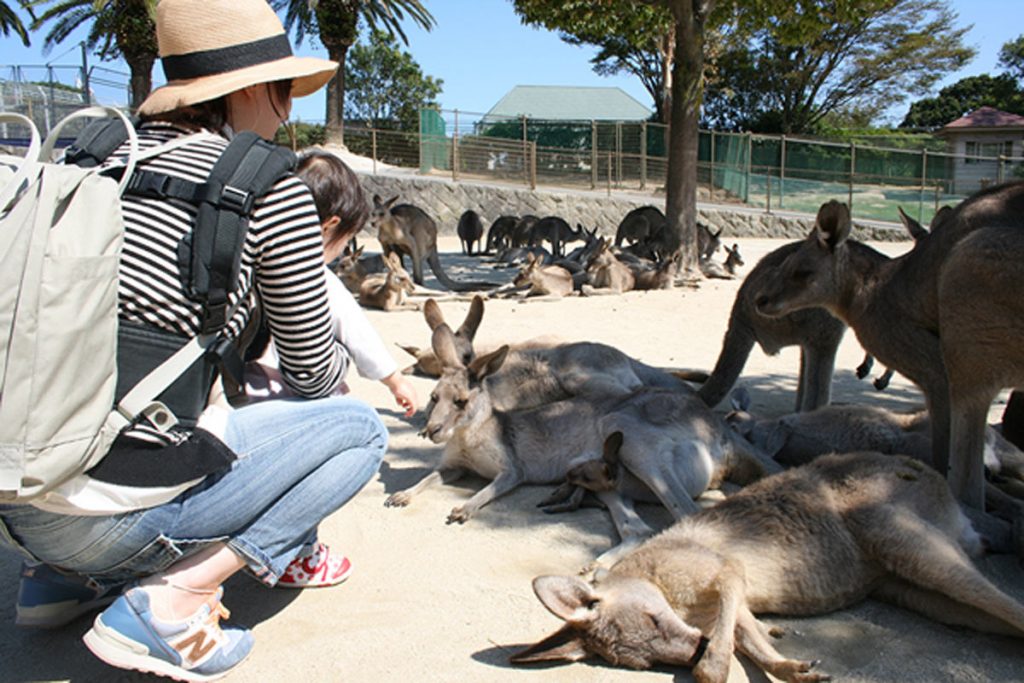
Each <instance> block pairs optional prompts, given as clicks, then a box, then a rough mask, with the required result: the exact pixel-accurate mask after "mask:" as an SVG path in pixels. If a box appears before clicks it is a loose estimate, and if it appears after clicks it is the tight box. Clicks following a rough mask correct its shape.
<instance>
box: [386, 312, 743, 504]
mask: <svg viewBox="0 0 1024 683" xmlns="http://www.w3.org/2000/svg"><path fill="white" fill-rule="evenodd" d="M433 347H434V351H435V353H436V354H437V357H438V358H439V359H440V360H441V362H442V366H443V368H444V370H443V373H442V376H441V380H440V381H439V382H438V384H437V386H436V387H435V388H434V391H433V392H432V394H431V398H430V408H429V411H428V414H427V425H426V427H425V429H424V433H425V435H426V436H427V438H429V439H430V440H431V441H433V442H434V443H443V444H445V448H444V454H443V456H442V458H441V462H440V464H439V465H438V466H437V468H436V469H435V470H434V471H433V472H432V473H431V474H429V475H427V477H425V478H424V479H422V480H421V481H420V482H419V483H418V484H416V485H415V486H413V487H412V488H410V489H407V490H405V491H402V492H399V493H396V494H394V495H392V496H391V497H390V498H389V499H388V504H389V505H405V504H408V502H409V500H411V498H412V497H413V496H414V495H416V494H417V493H418V492H419V491H422V490H423V489H424V488H426V487H428V486H430V485H432V484H434V483H436V482H438V481H441V482H445V483H448V482H451V481H454V480H456V479H458V478H459V477H460V476H461V475H462V474H463V473H465V472H466V471H472V472H475V473H477V474H479V475H480V476H483V477H485V478H487V479H491V480H492V481H491V483H490V484H489V485H488V486H486V487H485V488H484V489H482V490H481V491H479V492H477V494H476V495H474V496H473V497H472V498H471V499H470V500H469V502H467V503H466V504H465V505H462V506H460V507H457V508H455V509H454V510H452V512H451V514H450V515H449V516H448V522H449V523H450V522H460V523H461V522H465V521H466V520H468V519H469V518H470V517H471V516H472V515H473V514H475V513H476V512H477V511H478V510H479V509H480V508H482V507H483V506H484V505H486V504H488V503H489V502H491V501H492V500H494V499H495V498H497V497H498V496H501V495H503V494H505V493H507V492H509V491H511V490H512V489H514V488H515V487H517V486H519V485H520V484H524V483H533V484H546V483H553V482H559V481H561V480H562V479H563V478H564V477H565V475H566V471H567V470H568V469H569V467H570V463H572V462H573V461H574V460H575V459H576V458H578V457H581V456H584V457H586V456H588V455H589V457H597V453H598V452H599V450H600V448H601V443H602V441H603V433H604V432H605V430H607V431H609V432H611V431H614V432H620V433H622V434H625V435H626V441H625V444H624V445H623V456H622V459H623V462H624V463H625V464H626V466H627V467H629V468H630V470H631V471H632V472H633V473H634V474H635V475H636V476H637V477H638V478H639V479H641V480H642V481H643V482H644V483H645V484H647V485H648V486H649V487H650V488H651V490H652V491H654V492H655V494H656V495H657V496H658V498H659V499H660V500H661V501H662V502H663V503H664V504H665V506H666V507H668V508H669V510H670V511H671V512H672V514H673V515H674V516H675V517H677V518H678V517H680V516H682V515H684V514H687V513H690V512H693V511H694V510H695V509H696V506H695V505H694V503H693V502H692V498H693V497H694V496H696V495H699V494H700V493H701V492H703V491H704V490H705V489H706V488H707V486H708V485H709V484H710V483H712V481H713V480H715V478H716V477H717V478H721V477H723V476H725V475H724V474H723V472H724V471H727V470H729V469H730V467H731V468H732V469H738V468H737V467H736V466H735V465H734V464H733V458H732V455H733V452H734V451H733V446H736V445H739V449H740V452H741V453H745V452H748V451H750V450H752V449H750V448H749V447H745V448H744V446H742V445H740V444H741V442H742V440H741V439H737V438H735V435H732V434H731V433H730V430H729V429H728V428H727V427H726V426H725V425H724V423H723V422H722V421H721V419H720V418H718V416H716V415H714V414H713V413H711V412H710V410H708V408H707V407H706V406H705V405H704V404H703V403H701V402H700V400H699V399H697V398H696V397H695V396H693V395H692V394H687V393H679V392H674V391H672V390H666V389H654V388H640V389H639V390H638V391H636V392H628V391H627V392H624V393H623V392H619V393H605V394H604V395H602V396H600V397H594V396H590V397H586V398H583V397H577V398H570V399H566V400H561V401H555V402H552V403H546V404H544V405H540V406H537V407H532V408H526V409H522V410H507V411H503V410H498V409H496V408H495V405H494V401H493V397H492V395H491V391H490V389H489V388H488V386H487V385H485V381H486V379H487V378H488V377H490V376H495V375H496V373H498V371H499V370H500V369H501V366H502V364H503V363H504V362H505V359H506V358H507V357H508V354H509V349H508V347H507V346H502V347H501V348H499V349H498V350H497V351H494V352H493V353H490V354H486V355H483V356H478V357H477V358H476V359H474V360H473V361H472V362H471V363H470V364H469V365H468V366H466V365H463V364H462V362H461V360H460V359H459V357H458V355H457V353H456V351H455V346H454V343H453V342H452V340H451V331H450V329H448V327H447V326H446V325H441V326H440V327H438V329H436V330H435V331H434V337H433ZM716 427H717V428H716ZM552 435H557V438H552Z"/></svg>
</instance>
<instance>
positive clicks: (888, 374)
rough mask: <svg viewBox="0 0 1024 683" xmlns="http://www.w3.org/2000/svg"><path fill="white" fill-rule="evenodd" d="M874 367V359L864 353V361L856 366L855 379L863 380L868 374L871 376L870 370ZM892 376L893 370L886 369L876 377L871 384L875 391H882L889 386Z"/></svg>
mask: <svg viewBox="0 0 1024 683" xmlns="http://www.w3.org/2000/svg"><path fill="white" fill-rule="evenodd" d="M874 366H875V357H874V356H872V355H871V354H870V353H865V354H864V360H863V361H861V364H860V365H858V366H857V370H856V371H855V374H856V375H857V379H864V378H865V377H867V376H868V375H869V374H871V368H873V367H874ZM894 374H896V371H895V370H893V369H892V368H886V369H885V371H884V372H883V373H882V374H881V375H879V376H878V377H876V378H875V380H874V381H873V382H872V384H873V385H874V387H875V389H878V390H879V391H884V390H885V389H886V388H887V387H888V386H889V382H891V381H892V376H893V375H894Z"/></svg>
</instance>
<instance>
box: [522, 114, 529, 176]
mask: <svg viewBox="0 0 1024 683" xmlns="http://www.w3.org/2000/svg"><path fill="white" fill-rule="evenodd" d="M520 118H521V120H522V123H523V175H525V176H526V178H525V180H526V184H527V185H529V184H530V143H529V141H528V139H527V136H526V114H523V115H522V116H521V117H520Z"/></svg>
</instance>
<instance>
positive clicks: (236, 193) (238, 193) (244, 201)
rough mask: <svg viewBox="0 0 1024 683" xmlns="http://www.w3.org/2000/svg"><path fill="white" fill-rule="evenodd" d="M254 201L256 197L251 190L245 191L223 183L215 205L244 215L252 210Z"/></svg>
mask: <svg viewBox="0 0 1024 683" xmlns="http://www.w3.org/2000/svg"><path fill="white" fill-rule="evenodd" d="M255 203H256V197H255V195H253V193H252V192H246V191H245V190H240V189H238V188H237V187H232V186H231V185H225V186H224V189H223V190H221V192H220V198H219V199H218V200H217V207H218V208H221V209H228V210H230V211H234V212H235V213H237V214H241V215H243V216H245V215H248V214H249V213H250V212H251V211H252V207H253V204H255Z"/></svg>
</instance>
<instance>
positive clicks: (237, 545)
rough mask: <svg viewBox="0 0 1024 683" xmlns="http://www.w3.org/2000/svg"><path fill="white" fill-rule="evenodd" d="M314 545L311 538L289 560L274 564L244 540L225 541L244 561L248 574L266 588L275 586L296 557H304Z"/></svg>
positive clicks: (268, 557)
mask: <svg viewBox="0 0 1024 683" xmlns="http://www.w3.org/2000/svg"><path fill="white" fill-rule="evenodd" d="M315 544H316V536H314V537H313V540H312V541H310V542H307V543H303V544H302V545H300V546H298V549H297V550H296V551H295V554H294V555H293V556H291V557H290V558H287V559H284V558H278V559H277V561H276V562H275V561H274V560H273V559H272V558H271V557H270V556H268V555H267V554H266V553H265V552H263V551H262V550H260V549H259V548H257V547H256V546H254V545H252V544H251V543H248V542H247V541H246V540H245V539H244V538H240V537H239V538H232V539H230V540H228V541H227V546H228V547H229V548H231V550H233V551H234V552H235V554H236V555H238V556H239V557H241V558H242V559H243V560H244V561H245V566H246V568H247V569H248V570H249V574H250V575H252V577H253V578H255V579H256V580H257V581H259V582H260V583H262V584H263V585H264V586H266V587H268V588H273V587H274V586H276V585H277V582H278V581H279V580H280V579H281V576H282V575H283V574H284V572H285V570H286V569H287V568H288V565H289V564H291V563H292V561H293V560H294V559H295V558H296V557H305V556H306V555H307V554H309V553H310V552H312V550H313V546H314V545H315Z"/></svg>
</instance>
